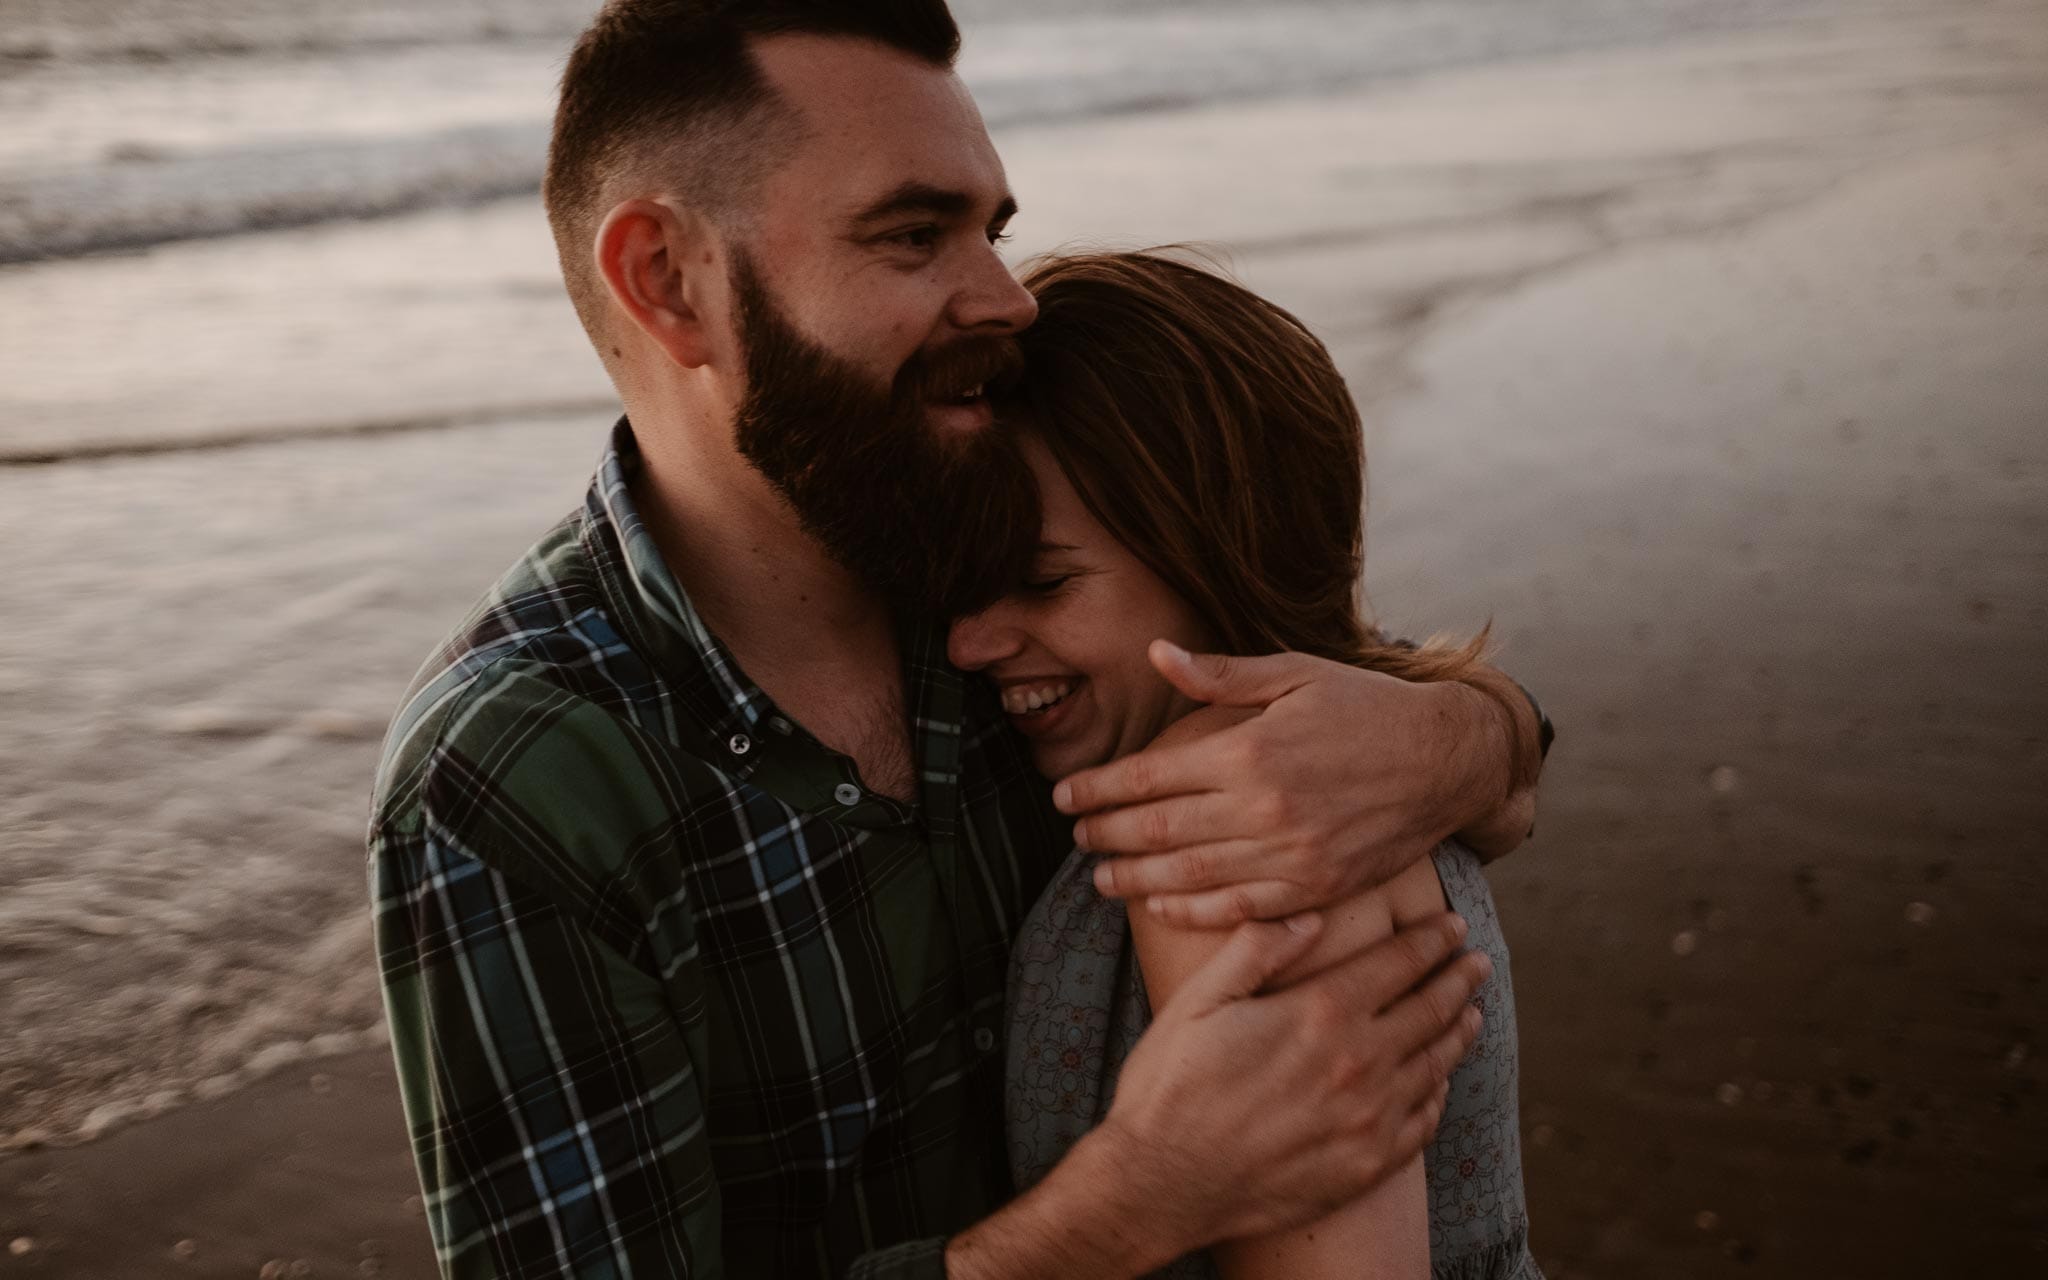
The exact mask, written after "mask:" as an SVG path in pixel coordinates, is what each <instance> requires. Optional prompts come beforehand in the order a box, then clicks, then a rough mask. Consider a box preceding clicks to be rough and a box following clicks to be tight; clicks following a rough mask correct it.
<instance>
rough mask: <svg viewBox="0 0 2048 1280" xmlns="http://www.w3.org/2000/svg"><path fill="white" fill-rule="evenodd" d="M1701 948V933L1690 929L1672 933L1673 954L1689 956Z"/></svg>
mask: <svg viewBox="0 0 2048 1280" xmlns="http://www.w3.org/2000/svg"><path fill="white" fill-rule="evenodd" d="M1699 949H1700V935H1698V934H1697V933H1694V932H1693V931H1692V930H1690V929H1681V930H1679V931H1678V932H1677V933H1674V934H1672V935H1671V954H1672V955H1674V956H1689V955H1691V954H1692V953H1693V952H1695V951H1697V950H1699Z"/></svg>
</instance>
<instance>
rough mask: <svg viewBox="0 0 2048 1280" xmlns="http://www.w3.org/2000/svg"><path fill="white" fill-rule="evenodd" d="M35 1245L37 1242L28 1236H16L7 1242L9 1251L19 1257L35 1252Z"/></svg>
mask: <svg viewBox="0 0 2048 1280" xmlns="http://www.w3.org/2000/svg"><path fill="white" fill-rule="evenodd" d="M35 1247H36V1242H35V1241H34V1240H33V1239H31V1238H30V1237H28V1236H16V1237H14V1239H12V1240H9V1241H8V1242H7V1252H9V1253H11V1254H13V1255H14V1256H15V1257H17V1258H19V1257H23V1256H25V1255H27V1254H29V1253H32V1252H34V1251H35Z"/></svg>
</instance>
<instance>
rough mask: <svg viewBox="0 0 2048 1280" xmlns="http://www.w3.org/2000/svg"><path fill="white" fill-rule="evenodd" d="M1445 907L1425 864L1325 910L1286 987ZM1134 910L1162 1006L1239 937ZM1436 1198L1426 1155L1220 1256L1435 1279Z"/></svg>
mask: <svg viewBox="0 0 2048 1280" xmlns="http://www.w3.org/2000/svg"><path fill="white" fill-rule="evenodd" d="M1244 714H1245V713H1243V712H1240V711H1236V710H1233V709H1229V708H1218V707H1211V708H1204V709H1202V710H1199V711H1196V712H1194V713H1192V714H1190V715H1188V716H1186V717H1184V718H1182V719H1181V720H1180V721H1179V722H1177V723H1176V724H1174V725H1172V726H1171V727H1169V728H1168V729H1167V731H1166V733H1165V734H1162V735H1161V740H1162V741H1168V740H1174V741H1187V740H1190V739H1193V738H1196V737H1200V736H1202V735H1203V734H1206V733H1213V732H1215V731H1216V730H1217V729H1220V728H1224V727H1227V726H1228V725H1230V724H1232V723H1235V722H1236V721H1237V720H1238V719H1240V718H1242V716H1243V715H1244ZM1443 901H1444V900H1443V890H1442V888H1441V886H1440V885H1439V884H1438V882H1437V879H1436V872H1435V870H1434V869H1433V868H1432V867H1431V866H1430V864H1429V863H1428V862H1426V861H1425V862H1421V863H1418V864H1416V865H1415V866H1412V867H1410V868H1408V870H1406V871H1404V872H1402V873H1401V874H1400V875H1399V876H1397V877H1395V878H1394V879H1393V880H1392V881H1389V882H1388V883H1386V884H1384V885H1381V886H1379V887H1377V888H1374V889H1371V890H1367V891H1365V892H1363V893H1359V894H1356V895H1354V896H1353V897H1351V898H1349V899H1346V900H1345V901H1343V902H1341V903H1339V904H1338V905H1336V906H1335V907H1332V908H1330V909H1329V910H1328V911H1327V912H1326V917H1327V920H1326V924H1327V927H1326V928H1325V929H1324V932H1323V936H1322V937H1321V938H1320V939H1318V941H1317V943H1316V946H1315V948H1314V949H1313V950H1311V951H1310V953H1309V955H1308V956H1307V957H1306V958H1305V959H1304V960H1302V961H1301V962H1299V963H1297V965H1296V966H1294V968H1293V969H1292V970H1291V971H1290V972H1289V973H1287V974H1284V975H1283V976H1282V977H1283V982H1292V981H1313V980H1314V978H1313V975H1314V974H1316V973H1317V972H1320V971H1321V970H1323V969H1325V968H1328V967H1329V966H1330V965H1332V964H1334V963H1336V962H1338V961H1341V960H1344V959H1348V958H1350V957H1351V956H1355V955H1357V954H1358V953H1360V952H1361V951H1363V950H1365V948H1367V947H1369V946H1371V945H1372V944H1373V943H1375V942H1377V941H1380V940H1381V939H1383V938H1385V937H1387V936H1388V935H1389V934H1390V933H1392V932H1393V930H1394V927H1395V923H1396V922H1397V921H1401V922H1405V921H1407V920H1409V919H1414V918H1419V917H1420V916H1422V915H1426V914H1429V913H1431V912H1435V911H1441V910H1443V909H1444V906H1443ZM1131 905H1132V910H1131V933H1132V937H1133V940H1134V942H1135V944H1136V946H1137V949H1138V963H1139V966H1140V968H1141V969H1142V971H1143V973H1144V978H1145V987H1146V991H1147V993H1148V994H1149V995H1150V997H1151V1000H1152V1003H1153V1005H1154V1007H1158V1006H1161V1005H1163V1004H1164V1003H1165V1002H1166V1001H1167V1000H1168V999H1170V998H1171V997H1172V994H1173V993H1174V992H1175V991H1176V990H1178V989H1179V987H1180V984H1181V983H1182V982H1183V981H1185V980H1186V978H1187V977H1188V975H1189V974H1191V973H1193V972H1194V971H1195V970H1196V969H1198V968H1200V967H1201V965H1202V964H1203V962H1204V961H1206V960H1207V959H1208V958H1209V957H1210V956H1212V955H1214V954H1215V952H1216V951H1217V949H1218V948H1220V947H1222V946H1223V945H1224V943H1225V942H1227V941H1228V940H1229V938H1230V932H1229V931H1228V930H1225V929H1194V928H1184V927H1181V926H1178V925H1173V924H1169V923H1167V922H1166V921H1165V920H1163V919H1161V918H1159V917H1157V916H1154V915H1152V914H1151V913H1150V912H1149V911H1147V910H1145V909H1144V906H1143V904H1142V903H1136V902H1134V903H1132V904H1131ZM1247 1069H1248V1070H1256V1069H1257V1064H1255V1063H1248V1064H1247ZM1333 1069H1336V1068H1335V1066H1333ZM1427 1196H1428V1189H1427V1186H1426V1184H1425V1182H1424V1179H1423V1169H1422V1159H1421V1157H1419V1156H1418V1157H1417V1158H1416V1159H1415V1160H1414V1161H1413V1162H1411V1163H1410V1164H1409V1166H1408V1167H1406V1168H1403V1169H1401V1170H1399V1171H1398V1172H1396V1173H1394V1174H1392V1175H1391V1176H1389V1177H1388V1178H1387V1179H1386V1180H1385V1181H1383V1182H1382V1183H1380V1185H1379V1186H1378V1187H1376V1188H1375V1189H1374V1190H1373V1191H1371V1192H1369V1193H1368V1194H1367V1195H1366V1196H1365V1197H1364V1198H1363V1199H1360V1200H1357V1201H1354V1202H1353V1203H1351V1204H1349V1205H1346V1206H1345V1207H1344V1208H1342V1209H1339V1210H1337V1211H1336V1212H1335V1213H1332V1214H1330V1215H1329V1216H1327V1217H1325V1218H1323V1219H1321V1220H1319V1221H1317V1222H1314V1223H1311V1224H1309V1225H1307V1226H1304V1227H1299V1228H1296V1229H1294V1230H1292V1231H1286V1232H1282V1233H1279V1234H1277V1235H1272V1236H1264V1237H1259V1238H1257V1239H1249V1240H1234V1241H1226V1242H1224V1243H1222V1244H1219V1245H1217V1246H1216V1247H1215V1248H1214V1249H1213V1250H1212V1253H1213V1255H1214V1257H1215V1258H1216V1261H1217V1264H1218V1267H1219V1268H1220V1270H1221V1271H1222V1273H1223V1276H1224V1280H1317V1278H1318V1277H1331V1278H1333V1280H1334V1278H1336V1277H1343V1278H1345V1280H1351V1278H1352V1277H1360V1276H1365V1277H1373V1278H1375V1280H1426V1277H1427V1276H1428V1275H1429V1206H1428V1198H1427Z"/></svg>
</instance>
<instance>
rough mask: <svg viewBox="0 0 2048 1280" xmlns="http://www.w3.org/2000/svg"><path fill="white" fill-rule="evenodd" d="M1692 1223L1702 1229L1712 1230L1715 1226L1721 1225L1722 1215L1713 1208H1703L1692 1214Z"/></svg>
mask: <svg viewBox="0 0 2048 1280" xmlns="http://www.w3.org/2000/svg"><path fill="white" fill-rule="evenodd" d="M1692 1225H1694V1226H1695V1227H1698V1228H1699V1229H1700V1230H1702V1231H1712V1230H1713V1229H1714V1228H1715V1227H1718V1226H1720V1225H1721V1215H1720V1214H1718V1213H1715V1212H1714V1211H1713V1210H1712V1209H1702V1210H1700V1211H1699V1212H1698V1213H1696V1214H1694V1215H1692Z"/></svg>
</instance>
